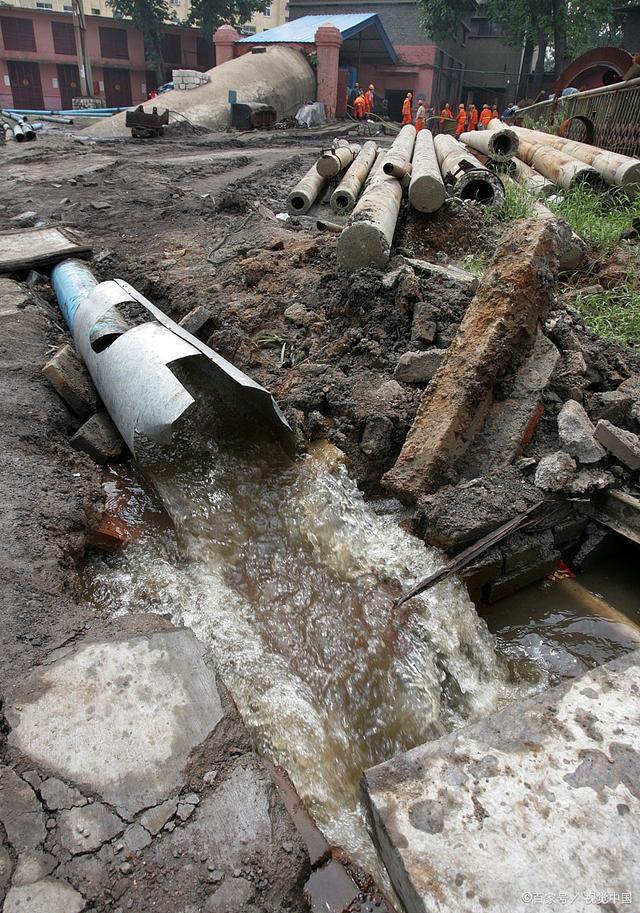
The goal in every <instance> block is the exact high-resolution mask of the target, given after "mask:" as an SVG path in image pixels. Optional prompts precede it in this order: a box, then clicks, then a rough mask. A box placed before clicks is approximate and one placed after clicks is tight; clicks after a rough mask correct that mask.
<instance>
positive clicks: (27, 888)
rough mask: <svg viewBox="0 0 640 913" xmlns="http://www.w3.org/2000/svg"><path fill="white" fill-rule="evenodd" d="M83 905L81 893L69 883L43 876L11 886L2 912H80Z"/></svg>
mask: <svg viewBox="0 0 640 913" xmlns="http://www.w3.org/2000/svg"><path fill="white" fill-rule="evenodd" d="M84 907H85V903H84V899H83V897H82V894H79V893H78V892H77V891H76V890H74V889H73V888H72V887H71V885H68V884H66V882H64V881H57V880H56V879H55V878H43V879H42V880H41V881H36V882H35V883H34V884H30V885H22V886H20V887H12V888H11V889H10V891H9V893H8V894H7V897H6V900H5V902H4V907H3V908H2V913H81V911H82V910H84Z"/></svg>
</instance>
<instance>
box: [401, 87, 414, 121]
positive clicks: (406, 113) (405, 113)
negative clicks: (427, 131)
mask: <svg viewBox="0 0 640 913" xmlns="http://www.w3.org/2000/svg"><path fill="white" fill-rule="evenodd" d="M412 98H413V95H412V94H411V92H407V97H406V98H405V100H404V101H403V102H402V126H403V127H405V126H406V125H407V124H410V123H412V121H413V117H412V115H411V100H412Z"/></svg>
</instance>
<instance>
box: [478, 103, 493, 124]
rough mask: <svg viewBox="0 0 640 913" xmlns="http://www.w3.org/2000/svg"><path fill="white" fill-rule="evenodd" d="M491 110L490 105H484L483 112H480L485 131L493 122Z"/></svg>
mask: <svg viewBox="0 0 640 913" xmlns="http://www.w3.org/2000/svg"><path fill="white" fill-rule="evenodd" d="M491 116H492V115H491V108H490V107H489V105H483V106H482V111H481V112H480V125H481V127H482V129H483V130H486V129H487V127H488V126H489V122H490V121H491Z"/></svg>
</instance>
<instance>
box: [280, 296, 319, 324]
mask: <svg viewBox="0 0 640 913" xmlns="http://www.w3.org/2000/svg"><path fill="white" fill-rule="evenodd" d="M284 316H285V318H286V319H287V320H290V321H291V323H294V324H295V325H296V326H297V327H309V326H311V324H313V323H318V322H319V320H320V317H319V316H318V314H316V313H315V311H310V310H309V309H308V308H306V307H305V306H304V304H301V303H300V302H296V304H292V305H290V306H289V307H288V308H287V309H286V311H285V312H284Z"/></svg>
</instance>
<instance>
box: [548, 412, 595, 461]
mask: <svg viewBox="0 0 640 913" xmlns="http://www.w3.org/2000/svg"><path fill="white" fill-rule="evenodd" d="M594 431H595V428H594V426H593V424H592V423H591V419H590V418H589V416H588V415H587V413H586V411H585V409H584V407H583V406H581V405H580V403H577V402H576V401H575V400H573V399H570V400H568V401H567V402H566V403H565V404H564V405H563V407H562V409H561V410H560V412H559V413H558V435H559V437H560V445H561V447H562V449H563V450H565V451H566V452H567V453H569V454H570V455H571V456H572V457H575V458H576V459H577V460H579V462H580V463H597V462H598V461H599V460H601V459H602V458H603V457H604V455H605V449H604V447H602V446H601V445H600V444H599V443H598V442H597V441H596V440H595V439H594V436H593V435H594Z"/></svg>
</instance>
